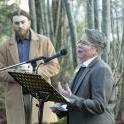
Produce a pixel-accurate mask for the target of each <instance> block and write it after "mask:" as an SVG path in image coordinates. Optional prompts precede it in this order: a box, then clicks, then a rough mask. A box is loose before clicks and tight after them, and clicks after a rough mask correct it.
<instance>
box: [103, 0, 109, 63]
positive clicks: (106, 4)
mask: <svg viewBox="0 0 124 124" xmlns="http://www.w3.org/2000/svg"><path fill="white" fill-rule="evenodd" d="M102 17H103V18H102V32H103V33H104V34H105V35H106V37H107V39H108V40H107V41H106V42H107V47H106V48H105V50H104V53H103V56H102V58H103V59H104V60H105V61H106V62H108V52H109V49H110V42H109V39H110V37H109V36H110V0H102Z"/></svg>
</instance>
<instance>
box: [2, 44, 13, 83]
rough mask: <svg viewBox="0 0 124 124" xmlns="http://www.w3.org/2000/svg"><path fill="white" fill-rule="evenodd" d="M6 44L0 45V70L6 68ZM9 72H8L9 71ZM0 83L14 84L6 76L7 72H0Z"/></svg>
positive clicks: (11, 79)
mask: <svg viewBox="0 0 124 124" xmlns="http://www.w3.org/2000/svg"><path fill="white" fill-rule="evenodd" d="M7 66H8V65H7V43H6V42H5V43H4V44H1V45H0V68H4V67H7ZM9 71H10V70H9ZM0 81H2V82H15V80H14V79H13V78H12V77H11V76H10V75H9V74H8V70H4V71H0Z"/></svg>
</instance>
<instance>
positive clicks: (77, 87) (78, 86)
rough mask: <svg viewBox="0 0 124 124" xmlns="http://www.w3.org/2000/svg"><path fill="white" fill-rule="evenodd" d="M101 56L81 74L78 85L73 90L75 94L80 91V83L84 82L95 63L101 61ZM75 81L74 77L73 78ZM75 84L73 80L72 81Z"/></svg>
mask: <svg viewBox="0 0 124 124" xmlns="http://www.w3.org/2000/svg"><path fill="white" fill-rule="evenodd" d="M99 59H100V57H97V58H96V59H94V60H93V61H92V62H91V63H90V64H89V66H88V67H86V69H85V70H84V72H83V73H82V76H80V78H79V80H78V82H77V84H76V87H75V88H74V90H73V91H72V92H73V93H74V94H76V92H77V91H78V89H79V88H80V85H81V84H82V82H83V80H84V78H85V76H87V74H88V72H89V71H90V70H91V68H92V67H93V65H94V64H96V63H97V62H98V61H99ZM73 81H74V79H73ZM72 84H73V82H72ZM82 85H83V86H84V85H85V82H83V84H82Z"/></svg>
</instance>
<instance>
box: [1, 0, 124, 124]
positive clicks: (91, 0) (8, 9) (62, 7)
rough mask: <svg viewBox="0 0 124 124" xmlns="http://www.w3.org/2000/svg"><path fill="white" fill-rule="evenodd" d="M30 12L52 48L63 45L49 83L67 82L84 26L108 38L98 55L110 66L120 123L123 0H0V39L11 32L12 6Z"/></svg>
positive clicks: (123, 116) (120, 123)
mask: <svg viewBox="0 0 124 124" xmlns="http://www.w3.org/2000/svg"><path fill="white" fill-rule="evenodd" d="M18 7H21V9H23V10H26V11H28V12H29V13H30V14H31V16H32V28H33V29H34V30H35V31H36V32H37V33H39V34H43V35H46V36H48V37H50V39H51V41H52V43H53V45H54V47H55V49H56V51H59V50H60V49H63V48H66V49H67V50H68V55H66V56H65V57H61V58H59V63H60V65H61V70H60V73H59V74H58V75H57V76H56V77H54V78H53V82H55V83H53V85H56V82H58V81H61V82H63V84H64V83H66V82H68V81H69V79H70V78H71V75H72V74H73V71H74V68H75V67H76V66H77V63H78V62H77V58H76V51H75V44H76V42H77V41H79V40H80V38H81V36H82V35H83V33H84V31H85V29H86V28H95V29H98V30H100V31H102V32H103V33H105V35H106V37H107V38H108V40H107V41H106V42H107V48H106V49H105V50H104V52H103V55H102V58H103V59H104V61H106V62H107V63H108V64H109V65H110V67H111V68H112V71H113V75H114V78H115V88H116V89H117V96H118V100H117V105H116V108H115V115H116V123H117V124H123V123H124V2H123V0H29V1H28V0H0V43H1V42H4V41H5V40H6V39H7V38H8V37H9V36H10V35H11V33H12V27H11V26H12V25H11V22H10V19H9V18H8V17H9V16H8V15H9V14H10V13H12V12H13V11H14V10H15V9H16V8H18ZM4 87H5V85H4V83H2V82H0V124H5V120H6V117H5V104H4Z"/></svg>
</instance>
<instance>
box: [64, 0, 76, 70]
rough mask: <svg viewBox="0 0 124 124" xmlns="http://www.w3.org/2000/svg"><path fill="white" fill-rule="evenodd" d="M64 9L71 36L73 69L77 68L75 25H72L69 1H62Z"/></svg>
mask: <svg viewBox="0 0 124 124" xmlns="http://www.w3.org/2000/svg"><path fill="white" fill-rule="evenodd" d="M64 4H65V8H66V13H67V17H68V23H69V28H70V35H71V45H72V56H73V66H74V68H75V67H76V66H77V59H76V49H75V46H76V29H75V23H74V18H73V16H72V13H71V8H70V4H69V0H64Z"/></svg>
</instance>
